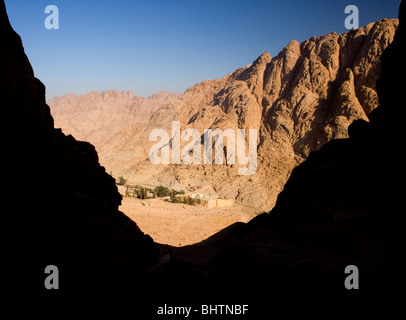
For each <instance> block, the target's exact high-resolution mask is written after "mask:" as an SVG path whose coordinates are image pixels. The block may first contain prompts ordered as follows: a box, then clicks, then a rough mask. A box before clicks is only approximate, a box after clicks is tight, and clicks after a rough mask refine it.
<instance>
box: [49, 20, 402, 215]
mask: <svg viewBox="0 0 406 320" xmlns="http://www.w3.org/2000/svg"><path fill="white" fill-rule="evenodd" d="M397 26H398V20H397V19H391V20H388V19H384V20H381V21H378V22H376V23H371V24H369V25H367V26H366V27H364V28H359V29H356V30H352V31H350V32H347V33H344V34H341V35H340V34H337V33H331V34H327V35H324V36H319V37H312V38H311V39H309V40H306V41H304V42H302V43H298V42H297V41H291V42H290V43H289V44H288V46H287V47H285V48H284V49H283V50H282V51H281V52H280V53H279V54H278V55H277V56H276V57H273V58H272V57H271V56H270V54H269V53H267V52H265V53H264V54H262V55H261V56H260V57H258V59H256V60H255V61H254V62H253V63H252V65H248V66H246V67H245V68H240V69H237V70H236V71H234V72H233V73H231V74H228V75H226V76H225V77H224V78H222V79H215V80H208V81H204V82H202V83H199V84H197V85H195V86H193V87H192V88H190V89H188V90H187V91H186V92H185V93H184V94H182V95H176V94H169V93H160V94H157V95H156V96H153V97H150V98H148V99H145V98H137V97H133V96H132V94H128V93H118V92H116V91H109V92H102V93H96V92H91V93H88V94H86V95H82V96H80V97H79V96H75V95H66V96H64V97H62V98H56V99H53V100H51V101H48V104H49V105H50V107H51V110H52V114H53V116H54V118H55V123H56V126H57V127H61V128H62V130H63V131H64V132H66V133H71V134H73V135H74V136H75V137H77V138H78V139H83V140H87V141H90V142H92V143H93V144H94V145H95V146H96V149H97V151H98V154H99V156H100V161H101V163H102V165H103V166H105V167H106V169H107V171H108V172H110V171H111V172H113V175H114V176H116V177H118V176H119V175H123V176H125V177H126V178H127V179H128V180H129V181H130V182H134V183H145V184H156V185H158V184H164V185H167V186H169V187H172V188H175V189H189V190H197V191H202V192H204V193H208V194H210V195H215V196H222V197H226V198H234V199H236V201H237V202H240V203H244V204H247V205H251V206H254V207H256V208H257V209H262V210H269V209H270V208H272V207H273V206H274V204H275V201H276V197H277V195H278V194H279V192H280V191H281V190H282V188H283V185H284V184H285V182H286V180H287V179H288V177H289V175H290V173H291V171H292V169H293V168H294V167H296V166H297V165H298V164H300V163H301V162H303V161H304V160H305V159H306V158H307V156H308V155H309V154H310V152H312V151H314V150H318V149H319V148H320V147H321V146H323V145H324V144H325V143H326V142H328V141H330V140H333V139H340V138H346V137H348V134H347V129H348V126H349V125H350V124H351V123H352V122H353V121H354V120H357V119H363V120H366V121H368V116H369V114H370V113H371V111H372V110H374V109H375V108H376V107H377V106H378V96H377V93H376V86H375V83H376V80H377V79H378V77H379V74H380V59H379V57H380V55H381V54H382V52H383V51H384V50H385V48H386V47H387V46H388V45H389V44H390V43H391V41H392V40H393V36H394V34H395V31H396V29H397ZM172 121H179V122H180V126H181V132H183V131H184V130H186V129H187V128H194V129H196V130H198V132H199V133H200V134H203V132H204V130H205V129H213V130H214V129H216V128H219V129H221V130H223V131H225V130H227V129H232V130H234V133H236V132H237V129H244V130H245V132H246V137H245V139H246V146H245V148H246V149H245V150H247V152H248V150H249V139H248V136H249V129H255V130H257V132H258V136H257V144H258V150H257V152H258V155H257V163H258V167H257V170H256V171H255V173H254V174H252V175H245V176H244V175H240V174H239V168H243V167H246V166H247V165H239V163H238V162H237V163H236V164H230V163H228V164H227V161H225V159H226V158H224V161H223V163H224V164H223V165H219V164H203V165H186V164H184V163H180V164H178V165H176V166H174V165H163V164H160V165H155V164H151V162H150V160H149V158H148V154H149V151H150V150H151V148H152V146H153V145H154V144H155V143H156V142H151V141H149V135H150V133H151V131H152V130H154V129H155V128H162V129H164V130H166V131H167V132H168V133H169V135H170V136H171V124H172ZM186 143H188V142H187V141H184V142H182V146H181V147H183V146H184V145H185V144H186ZM201 143H202V145H201V149H202V148H203V139H202V141H201ZM170 146H171V147H172V142H171V144H170ZM171 150H173V149H171ZM202 150H203V149H202ZM229 150H231V148H230V147H229ZM224 157H226V156H224ZM202 162H203V160H202Z"/></svg>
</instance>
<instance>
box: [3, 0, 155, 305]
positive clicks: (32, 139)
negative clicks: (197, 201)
mask: <svg viewBox="0 0 406 320" xmlns="http://www.w3.org/2000/svg"><path fill="white" fill-rule="evenodd" d="M0 42H1V50H0V52H1V56H0V63H1V67H0V68H1V83H0V90H1V91H0V97H1V98H0V99H1V106H2V133H3V134H2V137H3V141H4V143H5V145H3V148H4V149H3V158H4V160H5V167H4V170H3V181H4V182H5V188H4V189H5V192H3V197H4V200H3V206H5V205H7V206H8V208H7V209H6V210H4V211H3V217H4V218H5V220H4V221H3V223H2V225H3V231H2V234H3V236H4V238H5V239H6V241H5V242H3V244H4V246H5V251H6V255H5V257H4V261H5V262H6V267H7V270H8V271H9V272H8V273H5V274H6V275H7V277H6V279H9V280H10V281H11V283H10V289H14V291H15V293H16V294H18V296H19V297H20V298H21V296H22V295H23V294H24V293H25V294H26V295H27V296H28V297H30V299H33V298H37V299H39V298H41V297H44V298H45V297H47V298H56V299H68V300H69V299H73V300H76V299H77V300H82V299H89V298H93V297H97V296H98V295H103V294H105V293H106V292H109V290H113V291H114V288H117V287H124V286H125V284H126V283H127V282H128V281H129V280H128V279H127V278H128V277H134V278H135V277H136V276H137V275H138V274H139V273H140V272H141V271H143V270H144V269H146V268H147V267H149V266H151V265H152V264H153V263H155V260H156V259H157V258H158V257H159V253H158V251H157V248H156V246H155V244H154V243H153V241H152V239H151V238H150V237H149V236H146V235H144V234H143V233H142V232H141V231H140V230H139V228H138V227H137V225H136V224H135V223H134V222H133V221H131V220H130V219H129V218H127V217H126V216H125V215H124V214H123V213H121V212H119V211H118V206H119V204H120V202H121V196H120V194H119V193H118V191H117V188H116V186H115V181H114V179H113V178H112V177H111V176H109V175H108V174H106V172H105V170H104V168H103V167H101V166H100V165H99V163H98V156H97V153H96V151H95V149H94V147H93V146H92V145H90V144H89V143H87V142H79V141H76V140H75V139H74V138H73V137H72V136H65V135H64V134H63V133H62V132H61V131H60V130H56V129H54V126H53V119H52V117H51V115H50V112H49V108H48V106H47V105H46V103H45V87H44V85H43V84H42V83H41V82H40V81H39V80H38V79H36V78H35V77H34V73H33V70H32V68H31V65H30V63H29V61H28V59H27V57H26V55H25V53H24V49H23V47H22V43H21V39H20V37H19V36H18V35H17V34H16V33H15V32H14V31H13V30H12V28H11V26H10V24H9V21H8V18H7V14H6V10H5V5H4V2H3V1H1V3H0ZM47 265H56V266H57V267H58V268H59V272H60V274H61V280H60V286H61V287H62V288H63V290H62V289H61V290H59V291H54V292H52V291H48V290H46V289H45V288H44V279H45V278H46V275H45V274H44V270H45V267H46V266H47ZM11 275H12V276H11ZM110 292H111V291H110Z"/></svg>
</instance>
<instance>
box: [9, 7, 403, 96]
mask: <svg viewBox="0 0 406 320" xmlns="http://www.w3.org/2000/svg"><path fill="white" fill-rule="evenodd" d="M5 2H6V7H7V11H8V15H9V18H10V21H11V24H12V26H13V27H14V30H16V32H18V33H19V34H20V36H21V38H22V41H23V44H24V47H25V50H26V53H27V55H28V57H29V59H30V61H31V64H32V66H33V68H34V71H35V75H36V77H37V78H39V79H40V80H41V81H42V82H43V83H44V84H45V85H46V87H47V98H48V99H50V98H53V97H54V96H55V95H59V96H62V95H64V94H65V93H66V92H70V93H75V94H82V93H86V92H88V91H90V90H96V91H102V90H108V89H116V90H120V91H127V90H129V89H132V90H134V92H135V94H136V95H138V96H145V97H146V96H149V95H151V94H152V93H155V92H158V91H161V90H167V91H171V92H173V91H176V92H179V93H183V92H184V91H185V90H186V89H187V88H189V87H191V86H192V85H194V84H196V83H198V82H201V81H204V80H208V79H214V78H221V77H223V76H225V75H226V74H228V73H230V72H232V71H234V70H235V69H237V68H239V67H244V66H245V65H247V64H248V63H252V61H254V60H255V59H256V58H257V57H258V56H259V55H260V54H261V53H263V52H265V51H268V52H270V54H271V55H272V56H276V55H277V54H278V52H279V51H280V50H281V49H282V48H283V47H284V46H286V45H287V44H288V43H289V42H290V41H291V40H294V39H295V40H298V41H299V42H301V41H303V40H305V39H308V38H310V37H311V36H314V35H323V34H327V33H330V32H333V31H335V32H338V33H343V32H345V31H346V29H345V27H344V19H345V17H346V15H345V14H344V8H345V7H346V6H347V5H348V4H354V5H357V6H358V8H359V24H360V26H361V27H362V26H365V25H366V24H368V23H369V22H374V21H377V20H380V19H382V18H397V15H398V8H399V4H400V0H362V1H352V0H351V1H350V0H345V1H343V0H324V1H323V0H309V1H296V0H292V1H290V0H284V1H272V0H262V1H260V0H98V1H97V0H82V1H77V0H5ZM51 4H52V5H56V6H57V7H58V8H59V24H60V29H59V30H47V29H46V28H45V26H44V20H45V18H46V17H47V14H45V13H44V10H45V7H46V6H47V5H51Z"/></svg>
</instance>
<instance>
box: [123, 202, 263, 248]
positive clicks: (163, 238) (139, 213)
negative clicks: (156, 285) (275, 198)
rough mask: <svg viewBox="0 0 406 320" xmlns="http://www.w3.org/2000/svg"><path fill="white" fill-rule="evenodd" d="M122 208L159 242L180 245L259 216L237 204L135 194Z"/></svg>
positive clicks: (248, 208)
mask: <svg viewBox="0 0 406 320" xmlns="http://www.w3.org/2000/svg"><path fill="white" fill-rule="evenodd" d="M120 210H121V211H122V212H124V213H125V214H126V215H127V216H128V217H129V218H131V219H132V220H134V221H135V222H136V223H137V225H138V226H139V227H140V229H141V230H142V231H143V232H144V233H147V234H149V235H150V236H151V237H152V239H154V241H155V242H157V243H162V244H169V245H172V246H177V247H178V246H185V245H189V244H194V243H197V242H200V241H202V240H204V239H206V238H208V237H210V236H211V235H213V234H215V233H216V232H218V231H220V230H222V229H224V228H225V227H227V226H229V225H231V224H233V223H235V222H239V221H241V222H248V221H249V220H251V219H252V218H253V217H255V216H256V215H257V213H255V210H254V209H253V208H251V207H248V206H243V205H237V204H235V205H233V206H230V207H225V208H212V209H207V208H205V207H203V206H190V205H186V204H181V203H170V202H167V201H165V200H162V199H149V200H140V199H136V198H131V197H123V201H122V205H121V206H120Z"/></svg>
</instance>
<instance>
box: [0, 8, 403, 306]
mask: <svg viewBox="0 0 406 320" xmlns="http://www.w3.org/2000/svg"><path fill="white" fill-rule="evenodd" d="M404 11H405V2H404V1H403V2H402V4H401V9H400V14H399V19H400V24H399V28H398V30H397V32H396V35H395V39H394V41H393V43H392V44H391V45H390V46H389V47H388V48H387V49H386V50H385V52H384V53H383V55H382V74H381V76H380V79H379V81H378V83H377V90H378V95H379V101H380V106H379V107H378V108H376V109H375V110H374V111H373V112H372V113H371V114H370V115H369V120H370V121H369V122H367V121H365V120H357V121H355V122H354V123H353V124H352V125H351V126H350V127H349V135H350V138H348V139H339V140H336V141H332V142H329V143H327V144H326V145H324V146H323V147H322V148H321V149H320V150H318V151H315V152H312V153H311V154H310V155H309V157H308V159H307V160H306V161H305V162H303V163H302V164H301V165H300V166H299V167H297V168H296V169H294V171H293V172H292V175H291V177H290V179H289V180H288V182H287V183H286V185H285V187H284V190H283V191H282V192H281V193H280V195H279V197H278V200H277V204H276V206H275V208H274V209H273V210H272V211H271V212H270V213H269V214H263V215H261V216H259V217H257V218H255V219H254V220H252V221H251V222H250V223H248V224H243V223H239V224H235V225H233V226H230V227H229V228H227V229H225V230H223V231H221V232H219V233H218V234H216V235H214V236H212V237H211V238H209V239H207V240H205V241H203V242H201V243H199V244H196V245H193V246H188V247H184V248H169V253H168V254H167V255H165V256H164V257H163V258H162V259H161V260H160V261H159V262H158V258H159V257H160V255H159V253H158V249H157V247H156V245H155V244H154V243H153V241H152V240H151V239H150V237H148V236H146V235H144V234H143V233H142V232H141V231H140V230H139V228H138V227H137V226H136V224H135V223H133V222H132V221H131V220H130V219H128V218H127V217H125V216H124V215H123V214H122V213H120V212H119V211H118V209H117V208H118V205H119V203H120V201H121V198H120V195H119V194H118V192H117V189H116V187H115V184H114V180H113V179H112V178H111V177H110V176H109V175H107V174H106V173H105V170H104V168H103V167H101V166H100V165H99V163H98V157H97V153H96V152H95V150H94V148H93V147H92V145H90V144H89V143H86V142H78V141H76V140H75V139H74V138H73V137H71V136H65V135H64V134H63V133H62V132H61V131H59V130H56V129H54V127H53V120H52V117H51V116H50V113H49V108H48V107H47V105H46V103H45V88H44V86H43V85H42V83H41V82H40V81H39V80H37V79H36V78H35V77H34V74H33V70H32V68H31V66H30V64H29V61H28V59H27V57H26V56H25V54H24V50H23V47H22V44H21V40H20V38H19V36H18V35H17V34H16V33H15V32H14V31H13V30H12V28H11V26H10V24H9V22H8V19H7V15H6V11H5V6H4V2H3V1H2V2H0V14H1V15H0V42H1V44H2V47H1V51H0V52H1V56H0V63H1V84H0V90H1V91H0V99H1V101H2V112H3V115H2V119H3V122H2V136H3V138H4V139H3V140H4V143H5V148H4V150H5V155H4V158H5V164H6V166H5V170H4V171H5V172H4V173H3V175H4V176H5V177H4V179H3V181H5V182H6V186H5V187H6V191H5V193H3V197H4V198H3V205H4V208H6V204H7V205H8V207H7V209H3V212H2V216H3V219H4V220H3V236H5V239H6V241H3V244H4V247H5V250H4V252H5V253H4V254H5V256H4V261H6V262H7V266H8V268H9V271H8V273H5V274H6V275H7V274H13V275H16V276H14V277H10V282H11V283H10V284H11V289H15V291H16V293H17V291H20V293H21V290H22V289H23V290H24V292H25V293H27V294H29V295H30V297H31V298H32V299H40V298H49V297H52V298H55V299H63V300H71V299H73V300H88V299H93V298H96V299H97V298H101V297H105V298H107V299H110V298H111V299H113V298H115V297H117V296H118V297H123V296H126V297H127V298H130V299H131V298H132V296H139V295H143V294H145V298H146V299H149V298H151V299H158V298H159V297H160V298H164V299H166V300H164V302H166V301H168V302H169V301H171V300H170V299H174V298H179V299H184V300H180V301H181V303H183V304H184V303H185V301H193V302H194V303H204V302H206V301H208V300H209V299H214V300H215V303H224V302H225V301H230V300H231V301H233V303H247V302H251V301H253V300H257V301H261V302H262V308H263V310H266V311H269V312H272V309H271V308H272V307H274V308H275V306H274V305H273V304H272V303H274V304H276V302H275V301H276V300H275V299H277V298H278V297H279V298H281V297H282V298H286V297H288V298H287V299H286V300H285V302H286V303H287V304H289V305H292V306H296V302H297V300H293V297H295V298H298V297H299V298H300V299H301V300H303V301H311V302H312V303H313V304H315V305H316V307H317V308H319V307H320V305H319V301H320V300H318V299H319V297H320V296H321V295H324V298H325V299H331V302H332V303H333V304H334V305H336V307H341V306H342V302H343V301H347V300H335V299H333V297H334V298H335V297H336V296H339V297H340V298H345V299H354V301H355V302H359V299H360V298H361V297H365V296H366V297H374V299H378V300H379V299H382V300H380V301H381V302H382V301H383V298H384V296H386V297H387V296H390V295H392V294H394V293H393V290H395V289H396V288H403V286H404V285H405V283H406V282H405V275H404V270H405V267H406V255H405V252H406V250H405V249H406V248H405V243H406V241H405V237H406V235H405V234H406V233H405V230H406V227H405V216H404V214H402V210H403V209H402V208H403V207H402V205H403V203H402V196H403V195H402V189H403V186H399V184H401V183H403V180H402V178H403V177H404V174H405V170H404V164H403V162H402V161H401V159H402V158H401V157H402V154H401V150H402V146H403V143H404V132H403V130H402V123H403V122H404V119H405V110H406V109H405V108H404V102H403V90H402V89H403V87H404V81H401V80H399V77H397V75H404V74H406V73H405V72H406V65H405V60H404V49H403V48H404V45H405V41H406V39H405V33H404V14H405V12H404ZM49 264H53V265H56V266H58V267H59V269H60V274H61V280H60V282H61V289H60V290H56V291H51V292H48V291H47V290H45V289H44V285H43V283H44V278H45V276H44V269H45V267H46V266H47V265H49ZM347 265H356V266H357V267H358V268H359V270H360V277H361V279H362V280H360V290H359V291H357V292H354V291H347V290H346V289H345V288H344V279H345V277H346V275H345V274H344V269H345V267H346V266H347ZM62 288H63V289H62ZM197 299H201V300H197ZM220 299H221V300H220ZM149 301H152V300H149ZM154 301H155V300H154ZM178 301H179V300H178ZM268 303H269V304H268ZM313 304H310V305H309V307H310V308H312V307H313ZM251 306H254V304H253V305H251ZM287 311H288V310H287ZM311 311H313V310H311Z"/></svg>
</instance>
